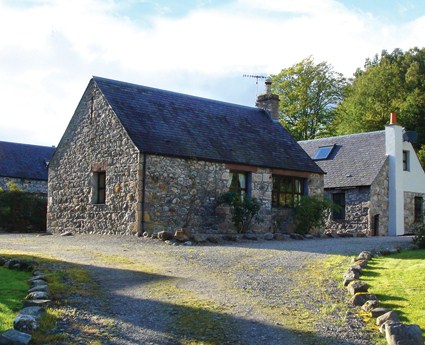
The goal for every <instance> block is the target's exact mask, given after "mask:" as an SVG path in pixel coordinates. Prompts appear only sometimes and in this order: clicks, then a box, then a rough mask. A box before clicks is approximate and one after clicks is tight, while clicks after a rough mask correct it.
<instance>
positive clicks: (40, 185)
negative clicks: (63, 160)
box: [0, 177, 47, 194]
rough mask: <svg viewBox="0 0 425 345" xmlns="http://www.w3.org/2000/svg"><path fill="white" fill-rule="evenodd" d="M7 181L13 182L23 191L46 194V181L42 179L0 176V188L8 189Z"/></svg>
mask: <svg viewBox="0 0 425 345" xmlns="http://www.w3.org/2000/svg"><path fill="white" fill-rule="evenodd" d="M8 182H14V183H16V185H17V186H18V188H19V189H22V190H23V191H24V192H28V193H36V194H47V181H44V180H29V179H22V178H14V177H0V188H2V189H3V190H8V189H9V187H8V186H7V183H8Z"/></svg>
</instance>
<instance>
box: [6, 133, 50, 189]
mask: <svg viewBox="0 0 425 345" xmlns="http://www.w3.org/2000/svg"><path fill="white" fill-rule="evenodd" d="M54 150H55V148H54V147H49V146H38V145H29V144H18V143H11V142H6V141H0V187H1V188H2V189H3V190H8V189H9V186H8V182H13V183H15V184H16V185H17V186H18V187H19V189H21V190H23V191H24V192H28V193H36V194H45V195H47V171H48V170H47V166H48V164H49V161H50V158H51V157H52V155H53V152H54Z"/></svg>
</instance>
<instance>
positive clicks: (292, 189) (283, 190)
mask: <svg viewBox="0 0 425 345" xmlns="http://www.w3.org/2000/svg"><path fill="white" fill-rule="evenodd" d="M304 181H305V180H304V179H302V178H297V177H293V176H281V175H273V190H272V206H273V207H291V208H292V207H295V206H296V205H297V204H298V203H299V202H300V200H301V196H303V195H304Z"/></svg>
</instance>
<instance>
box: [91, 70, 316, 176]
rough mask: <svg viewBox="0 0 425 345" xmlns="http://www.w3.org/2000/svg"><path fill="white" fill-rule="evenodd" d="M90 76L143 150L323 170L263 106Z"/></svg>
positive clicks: (211, 159) (253, 163)
mask: <svg viewBox="0 0 425 345" xmlns="http://www.w3.org/2000/svg"><path fill="white" fill-rule="evenodd" d="M93 80H94V81H95V83H96V85H97V86H98V87H99V89H100V91H101V92H102V93H103V95H104V96H105V98H106V100H107V101H108V103H109V105H110V106H111V108H112V109H113V110H114V112H115V114H116V115H117V116H118V118H119V120H120V121H121V123H122V125H123V126H124V128H125V129H126V131H127V132H128V134H129V136H130V138H131V139H132V141H133V142H134V144H135V145H136V146H137V147H138V149H139V150H140V151H142V152H145V153H151V154H159V155H167V156H177V157H194V158H197V159H201V160H207V161H217V162H223V163H238V164H248V165H254V166H259V167H269V168H280V169H288V170H300V171H307V172H316V173H322V171H321V169H320V168H319V167H318V166H317V165H316V164H315V163H314V161H312V160H311V159H310V157H308V155H307V154H306V153H305V152H304V151H303V149H302V148H301V147H300V146H299V145H298V144H297V142H296V141H295V140H294V139H293V138H292V137H291V135H290V134H289V133H288V132H287V131H286V130H285V129H284V128H283V127H282V126H281V125H280V124H279V123H278V122H276V121H273V120H272V119H271V117H270V116H269V115H268V114H267V113H266V112H265V111H264V110H261V109H258V108H254V107H246V106H241V105H235V104H230V103H224V102H219V101H215V100H210V99H205V98H200V97H195V96H189V95H185V94H180V93H175V92H170V91H165V90H160V89H154V88H150V87H146V86H141V85H135V84H129V83H124V82H120V81H115V80H110V79H105V78H100V77H93Z"/></svg>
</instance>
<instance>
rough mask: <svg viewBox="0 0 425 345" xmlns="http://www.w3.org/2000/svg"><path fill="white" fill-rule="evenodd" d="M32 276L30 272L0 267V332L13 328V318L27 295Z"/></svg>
mask: <svg viewBox="0 0 425 345" xmlns="http://www.w3.org/2000/svg"><path fill="white" fill-rule="evenodd" d="M30 277H31V274H30V273H28V272H21V271H15V270H9V269H7V268H3V267H0V291H1V293H0V333H2V332H4V331H6V330H8V329H9V328H13V320H14V318H15V317H16V315H17V312H18V311H19V310H20V309H21V308H22V301H23V298H24V297H25V296H26V295H27V292H28V288H29V286H28V283H27V280H28V279H29V278H30Z"/></svg>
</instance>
